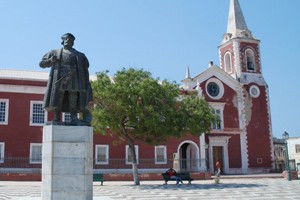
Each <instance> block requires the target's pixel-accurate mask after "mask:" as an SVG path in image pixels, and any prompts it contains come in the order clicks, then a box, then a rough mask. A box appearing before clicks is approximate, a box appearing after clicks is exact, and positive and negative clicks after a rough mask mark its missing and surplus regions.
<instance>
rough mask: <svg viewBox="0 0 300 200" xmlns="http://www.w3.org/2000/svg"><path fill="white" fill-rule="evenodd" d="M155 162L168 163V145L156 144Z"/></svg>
mask: <svg viewBox="0 0 300 200" xmlns="http://www.w3.org/2000/svg"><path fill="white" fill-rule="evenodd" d="M155 164H167V147H166V146H163V145H159V146H155Z"/></svg>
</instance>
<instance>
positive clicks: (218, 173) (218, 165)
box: [216, 161, 221, 177]
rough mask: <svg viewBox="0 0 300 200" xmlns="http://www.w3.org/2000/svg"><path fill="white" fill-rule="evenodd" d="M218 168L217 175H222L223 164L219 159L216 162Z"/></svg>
mask: <svg viewBox="0 0 300 200" xmlns="http://www.w3.org/2000/svg"><path fill="white" fill-rule="evenodd" d="M216 170H217V174H216V176H217V177H220V173H221V164H220V162H219V161H217V162H216Z"/></svg>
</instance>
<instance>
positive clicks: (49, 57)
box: [40, 51, 57, 68]
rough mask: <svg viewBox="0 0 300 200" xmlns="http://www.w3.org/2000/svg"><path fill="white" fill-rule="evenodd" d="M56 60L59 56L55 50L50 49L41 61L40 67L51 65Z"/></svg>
mask: <svg viewBox="0 0 300 200" xmlns="http://www.w3.org/2000/svg"><path fill="white" fill-rule="evenodd" d="M56 61H57V58H56V56H55V54H54V52H53V51H50V52H48V53H46V54H45V55H44V56H43V58H42V60H41V61H40V67H41V68H46V67H51V66H53V64H54V63H55V62H56Z"/></svg>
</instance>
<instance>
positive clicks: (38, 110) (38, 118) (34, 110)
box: [30, 101, 47, 126]
mask: <svg viewBox="0 0 300 200" xmlns="http://www.w3.org/2000/svg"><path fill="white" fill-rule="evenodd" d="M46 121H47V112H46V111H45V110H44V108H43V102H41V101H31V102H30V125H32V126H42V125H44V123H45V122H46Z"/></svg>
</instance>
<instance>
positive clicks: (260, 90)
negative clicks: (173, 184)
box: [0, 0, 274, 174]
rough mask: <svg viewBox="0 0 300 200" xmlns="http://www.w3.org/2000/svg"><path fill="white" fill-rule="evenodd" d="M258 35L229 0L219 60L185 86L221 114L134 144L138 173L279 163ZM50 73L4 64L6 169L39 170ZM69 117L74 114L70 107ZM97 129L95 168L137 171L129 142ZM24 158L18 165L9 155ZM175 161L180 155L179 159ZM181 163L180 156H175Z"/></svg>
mask: <svg viewBox="0 0 300 200" xmlns="http://www.w3.org/2000/svg"><path fill="white" fill-rule="evenodd" d="M259 45H260V41H259V40H257V39H255V38H254V37H253V35H252V33H251V31H250V30H249V29H248V28H247V25H246V22H245V20H244V17H243V14H242V11H241V8H240V5H239V3H238V0H231V1H230V9H229V18H228V27H227V33H226V34H225V35H224V38H223V41H222V42H221V44H220V46H219V55H220V67H218V66H216V65H213V63H210V67H209V68H208V69H207V70H205V71H204V72H202V73H200V74H198V75H197V76H195V77H193V78H192V77H191V76H190V72H189V69H187V74H186V78H185V79H184V80H183V81H182V82H183V90H184V91H187V92H197V94H198V95H199V96H201V97H203V98H205V99H206V101H207V102H209V104H210V105H211V106H212V107H213V108H214V112H215V114H217V115H219V117H220V119H221V120H220V123H218V124H212V131H211V133H203V134H202V135H201V136H200V137H194V136H187V137H186V138H183V139H182V140H177V139H175V138H171V139H170V140H168V142H166V144H164V145H160V146H150V145H146V144H144V143H138V144H137V145H136V150H137V155H138V160H139V170H140V172H143V173H146V172H153V173H154V172H157V173H159V172H163V171H165V170H166V168H168V167H171V166H174V167H175V168H177V169H178V170H181V171H191V172H205V171H209V172H212V173H213V172H214V171H215V169H214V163H216V162H217V161H219V162H220V163H221V171H222V172H223V173H225V174H237V173H255V172H269V171H270V170H271V169H272V165H273V162H274V156H273V143H272V132H271V129H272V128H271V120H270V119H271V118H270V107H269V94H268V86H267V83H266V82H265V80H264V78H263V75H262V66H261V62H260V49H259ZM47 80H48V73H45V72H32V71H18V70H0V174H1V172H10V173H11V172H13V171H14V170H15V171H22V173H23V172H24V171H28V172H32V171H35V170H37V171H38V170H39V169H40V165H41V148H42V129H43V125H44V122H45V121H47V120H51V118H52V116H51V114H48V113H46V112H45V111H44V110H43V106H42V104H43V102H42V101H43V96H44V93H45V90H46V84H47ZM63 118H64V119H65V120H68V114H64V115H63ZM113 141H114V139H113V137H111V136H103V135H97V134H95V135H94V145H95V147H94V157H95V171H99V172H102V173H110V174H111V173H129V172H131V165H130V160H131V158H130V156H131V155H129V153H128V152H129V151H128V147H127V146H126V144H118V145H114V142H113ZM15 158H20V159H21V158H22V161H19V162H18V163H21V164H22V166H20V165H15V164H14V163H16V162H13V161H12V160H11V159H15ZM174 160H175V162H174ZM177 160H178V161H179V162H176V161H177Z"/></svg>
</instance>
